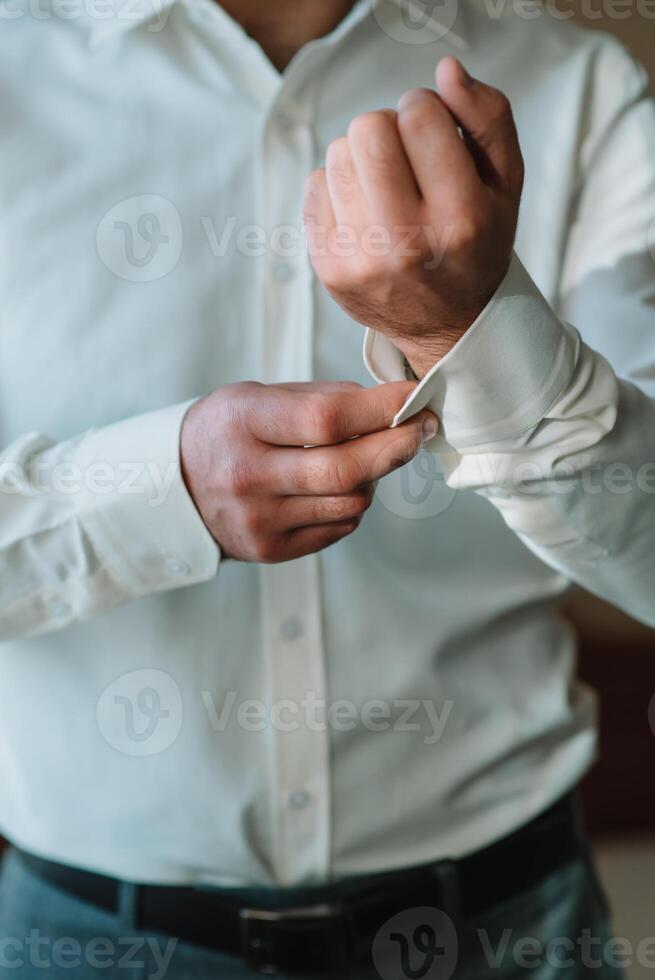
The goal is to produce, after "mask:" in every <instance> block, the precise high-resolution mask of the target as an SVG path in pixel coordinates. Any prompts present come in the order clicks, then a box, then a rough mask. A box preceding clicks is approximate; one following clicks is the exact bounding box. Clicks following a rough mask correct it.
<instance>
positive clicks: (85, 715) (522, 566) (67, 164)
mask: <svg viewBox="0 0 655 980" xmlns="http://www.w3.org/2000/svg"><path fill="white" fill-rule="evenodd" d="M152 4H154V5H152ZM501 7H502V9H503V10H505V11H506V13H505V14H503V15H502V16H501V14H500V9H499V8H498V5H496V10H497V15H495V14H493V12H492V10H487V11H486V12H483V10H484V8H483V5H478V4H475V5H474V4H472V3H471V4H469V3H468V2H463V3H459V4H457V3H450V2H449V3H445V4H438V5H431V9H432V8H434V10H433V13H432V14H431V16H429V17H426V16H424V17H423V18H421V11H420V10H418V9H416V5H413V6H407V4H406V2H405V0H403V2H402V4H401V3H400V0H399V2H398V4H396V3H393V2H390V0H382V2H380V3H375V4H371V3H370V2H360V3H358V4H357V5H356V6H355V8H354V9H353V10H352V11H351V13H350V15H349V16H348V17H347V19H346V20H345V21H344V22H343V23H341V24H340V25H339V27H338V28H337V29H336V30H335V31H334V32H333V33H332V34H331V35H329V36H328V37H326V38H323V39H321V40H319V41H316V42H313V43H311V44H309V45H307V46H306V47H305V48H304V49H303V50H302V51H301V52H300V53H299V54H298V55H297V57H296V58H294V60H293V61H292V63H291V64H290V65H289V67H288V69H287V70H286V71H285V72H284V73H283V74H282V75H280V74H278V72H276V71H275V70H274V68H273V67H272V66H271V64H270V63H269V62H268V60H267V59H266V57H265V56H264V54H263V52H262V51H261V49H260V48H259V47H258V46H257V45H256V44H255V43H254V42H253V41H252V40H250V39H249V38H248V37H247V36H246V35H245V34H244V32H243V31H242V30H241V29H240V28H239V27H238V26H237V25H236V24H235V23H234V22H233V21H232V20H231V19H230V18H229V17H228V16H227V15H226V14H225V12H224V11H222V10H221V8H220V7H219V6H218V5H217V4H216V3H214V2H212V0H161V2H160V0H136V2H134V0H130V2H129V3H128V2H127V0H110V2H109V3H107V2H103V3H100V2H99V0H68V2H67V3H66V4H62V3H60V2H56V0H40V3H38V4H37V3H36V2H35V0H2V2H1V3H0V19H2V20H3V24H2V30H1V32H0V91H1V92H2V100H1V102H0V126H1V131H2V140H1V142H0V299H1V301H0V430H1V442H2V445H3V446H4V447H6V448H5V449H4V452H3V454H2V457H1V460H2V467H1V469H0V480H1V481H2V492H1V493H0V636H1V637H2V641H3V642H2V644H0V666H1V673H2V684H1V685H0V781H1V783H2V787H3V792H2V797H1V798H0V829H1V830H2V832H3V833H4V834H5V835H7V836H8V837H9V838H10V839H12V840H13V841H15V842H16V843H18V844H19V845H22V846H23V847H25V848H28V849H30V850H32V851H34V852H36V853H38V854H42V855H45V856H48V857H51V858H54V859H56V860H59V861H64V862H69V863H71V864H75V865H81V866H84V867H88V868H93V869H96V870H99V871H102V872H105V873H110V874H114V875H118V876H122V877H125V878H128V879H133V880H139V881H154V882H177V883H194V882H203V883H222V884H245V883H263V884H277V885H287V884H296V883H301V882H321V881H324V880H327V879H332V878H336V877H341V876H344V875H349V874H354V873H361V872H368V871H373V870H380V869H387V868H393V867H400V866H406V865H412V864H419V863H422V862H428V861H430V860H433V859H437V858H439V857H444V856H457V855H461V854H463V853H466V852H470V851H473V850H475V849H478V848H481V847H483V846H485V845H487V844H488V843H490V842H491V841H493V840H494V839H496V838H498V837H500V836H501V835H503V834H505V833H507V832H509V831H511V830H512V829H514V828H515V827H517V826H519V825H520V824H521V823H523V822H524V821H526V820H528V819H529V818H530V817H532V816H533V815H535V814H536V813H538V812H539V811H540V810H542V809H543V808H544V807H546V806H547V805H548V804H549V803H550V802H551V801H553V800H555V799H556V798H557V797H558V796H559V795H560V794H562V793H563V792H564V791H566V790H567V789H568V788H569V787H571V786H572V785H573V784H575V783H576V782H577V781H578V780H579V778H580V776H581V775H582V774H583V773H584V772H585V770H586V769H587V768H588V766H589V764H590V763H591V761H592V759H593V756H594V751H595V741H596V736H595V706H594V698H593V696H592V695H591V693H590V692H589V691H587V690H586V689H585V688H584V687H583V686H581V685H580V684H579V683H577V682H576V681H575V680H574V668H575V639H574V636H573V635H572V631H571V629H570V628H569V626H568V625H567V623H566V622H565V620H564V619H563V618H562V617H561V615H560V614H559V612H558V607H559V604H560V602H561V598H562V596H563V594H564V593H565V592H566V590H567V588H568V586H569V584H570V582H571V581H572V580H573V581H576V582H579V583H582V584H583V585H584V586H586V587H587V588H589V589H591V590H592V591H594V592H596V593H598V594H599V595H602V596H604V597H606V598H607V599H609V600H611V601H612V602H614V603H616V604H617V605H619V606H621V607H622V608H623V609H625V610H626V611H627V612H628V613H631V614H633V615H634V616H637V617H639V618H641V619H643V620H644V621H646V622H650V623H653V624H655V462H654V461H655V410H654V406H653V402H652V400H651V399H652V397H653V393H654V380H655V259H654V256H655V225H654V224H653V222H654V221H655V114H654V112H653V105H652V103H651V102H650V101H649V100H648V98H647V96H646V94H645V91H646V85H647V83H646V79H645V77H644V74H643V72H642V71H641V69H639V68H638V67H636V66H635V65H634V63H633V62H632V60H631V59H630V58H629V57H628V55H627V54H626V53H625V52H624V51H623V49H622V48H621V47H620V46H619V45H618V44H617V43H616V42H614V41H613V40H611V39H610V38H608V37H605V36H603V35H599V34H592V33H586V32H581V31H580V30H578V29H576V28H572V27H571V26H570V25H569V24H568V23H565V22H564V20H563V19H555V18H553V17H550V16H548V17H547V16H546V15H545V14H542V15H541V16H537V17H535V16H534V11H533V12H532V13H533V16H531V17H530V18H528V19H526V18H524V17H521V16H519V15H518V14H517V13H512V12H511V9H510V8H511V5H505V6H502V5H501ZM448 53H455V54H457V55H459V56H460V57H462V59H463V61H464V63H465V65H466V66H467V68H468V69H469V70H470V71H471V72H472V73H473V74H475V75H477V76H478V77H480V78H482V79H485V80H487V81H489V82H490V83H492V84H494V85H496V86H498V87H500V88H501V89H503V90H505V91H506V92H507V94H508V95H509V96H510V98H511V99H512V102H513V105H514V109H515V113H516V117H517V122H518V127H519V131H520V135H521V141H522V146H523V151H524V155H525V158H526V166H527V175H528V176H527V185H526V190H525V197H524V202H523V207H522V214H521V221H520V228H519V235H518V240H517V247H516V253H517V258H515V259H514V261H513V263H512V267H511V269H510V272H509V274H508V276H507V278H506V280H505V282H504V283H503V285H502V286H501V288H500V290H499V292H498V294H497V296H496V297H495V298H494V299H493V301H492V302H491V303H490V305H489V307H488V308H487V310H486V311H485V312H484V313H483V314H482V316H481V317H480V319H479V321H478V322H477V323H476V324H475V325H474V326H473V328H472V329H471V330H470V332H469V333H468V334H467V335H466V336H465V337H464V338H463V340H462V341H460V343H459V344H458V345H457V346H456V347H455V348H454V349H453V350H452V352H451V353H450V354H449V355H448V356H447V357H446V358H444V359H443V361H442V362H441V363H440V364H439V365H438V366H437V367H436V369H435V370H434V371H433V372H431V373H430V375H428V377H427V378H426V379H425V380H424V381H423V382H422V384H421V385H420V386H419V388H418V389H417V391H416V392H415V394H414V395H413V396H412V398H411V399H410V403H408V406H406V409H405V410H404V414H411V413H412V412H413V411H415V410H416V409H417V408H418V407H420V406H422V405H424V404H427V403H429V404H430V405H432V407H433V408H434V409H435V411H437V413H438V414H439V416H440V417H441V420H442V433H441V435H440V437H439V440H438V441H437V442H436V443H435V445H434V447H433V449H432V451H430V452H427V451H426V452H423V453H421V454H420V455H419V457H418V458H417V460H416V461H415V462H414V463H413V464H411V465H410V466H409V467H407V468H406V469H405V470H403V471H402V472H400V473H396V474H394V475H392V476H391V477H389V478H387V479H386V480H383V481H381V483H380V486H379V490H378V496H377V499H376V502H375V504H374V505H373V507H372V509H371V511H370V512H369V513H368V515H367V517H366V519H365V520H364V522H363V524H362V526H361V528H360V529H359V530H358V531H357V532H356V533H355V534H354V535H353V536H352V537H350V538H348V539H347V540H344V541H342V542H341V543H339V544H338V545H336V546H334V547H332V548H330V549H328V550H326V551H325V552H322V553H321V554H318V555H313V556H310V557H307V558H303V559H302V560H299V561H293V562H290V563H287V564H282V565H274V566H257V565H254V564H250V565H248V564H240V563H237V562H221V556H220V554H219V549H218V548H217V546H216V544H215V543H214V541H213V540H212V538H211V536H210V535H209V533H208V532H207V530H206V529H205V527H204V525H203V523H202V521H201V519H200V517H199V515H198V513H197V512H196V510H195V507H194V505H193V502H192V501H191V499H190V498H189V496H188V494H187V491H186V489H185V486H184V483H183V481H182V478H181V475H180V466H179V431H180V425H181V422H182V419H183V417H184V414H185V411H186V410H187V407H188V404H189V403H190V401H192V400H193V399H194V398H196V397H198V396H200V395H202V394H204V393H207V392H209V391H211V390H213V389H214V388H216V387H218V386H220V385H224V384H227V383H229V382H233V381H238V380H243V379H256V380H260V381H264V382H275V381H292V380H306V379H352V380H356V381H360V382H362V383H369V384H370V383H371V378H370V375H369V374H368V373H367V371H366V368H365V366H364V362H363V360H362V357H361V344H362V330H361V328H360V327H359V326H358V325H357V324H355V323H353V322H352V321H350V320H349V318H348V317H347V316H346V315H345V314H344V313H343V312H341V310H340V309H339V308H338V307H337V305H336V304H335V303H334V302H333V301H332V300H331V299H330V298H329V297H328V296H327V295H326V293H325V292H324V291H323V290H322V289H321V288H320V287H319V286H318V285H317V283H316V281H315V279H314V277H313V275H312V272H311V269H310V265H309V262H308V259H307V256H306V251H305V249H304V246H303V242H302V236H301V234H300V211H301V198H302V187H303V180H304V177H305V176H306V175H307V174H308V173H309V172H310V171H311V170H312V169H314V168H315V167H317V166H321V165H322V162H323V160H324V155H325V151H326V147H327V146H328V143H329V142H330V141H331V140H332V139H333V138H335V137H337V136H340V135H342V134H343V133H344V132H345V130H346V127H347V124H348V122H349V120H350V119H351V118H352V117H353V116H354V115H356V114H357V113H360V112H363V111H366V110H369V109H372V108H378V107H383V106H393V105H395V103H396V101H397V99H398V97H399V96H400V95H401V94H402V93H403V91H405V90H406V89H408V88H410V87H413V86H416V85H431V84H433V72H434V68H435V64H436V63H437V61H438V60H439V58H441V57H442V56H444V55H446V54H448ZM435 166H438V161H436V162H435ZM519 256H520V259H519V258H518V257H519ZM560 317H561V318H562V319H560ZM569 323H570V324H573V325H574V326H568V325H567V324H569ZM366 361H367V364H368V366H369V368H370V370H371V372H372V373H373V375H374V376H375V377H376V378H378V379H393V378H399V377H402V376H403V371H404V368H403V364H402V363H400V361H399V359H398V357H397V356H396V353H395V351H394V349H393V348H391V347H390V345H389V344H388V343H387V341H385V340H384V338H383V337H381V336H374V335H370V336H369V337H368V338H367V341H366ZM434 450H436V452H435V451H434ZM444 475H445V478H446V479H444ZM619 669H622V668H621V665H620V664H619V663H617V670H619Z"/></svg>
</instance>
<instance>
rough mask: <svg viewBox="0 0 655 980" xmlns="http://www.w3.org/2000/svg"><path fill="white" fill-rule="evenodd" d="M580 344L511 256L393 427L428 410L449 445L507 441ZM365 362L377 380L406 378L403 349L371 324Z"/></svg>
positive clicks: (531, 415) (541, 405)
mask: <svg viewBox="0 0 655 980" xmlns="http://www.w3.org/2000/svg"><path fill="white" fill-rule="evenodd" d="M578 347H579V338H578V335H577V333H576V331H575V330H573V329H572V328H569V327H566V326H565V325H564V324H562V322H561V321H560V320H559V319H558V317H557V316H556V315H555V313H554V312H553V310H552V309H551V308H550V306H549V305H548V303H547V302H546V300H545V299H544V297H543V296H542V294H541V293H540V292H539V289H538V288H537V286H536V285H535V284H534V282H533V281H532V279H531V278H530V276H529V275H528V273H527V272H526V270H525V269H524V267H523V265H522V264H521V262H520V261H519V259H518V258H517V256H516V255H514V256H513V258H512V261H511V264H510V267H509V270H508V272H507V275H506V276H505V279H504V280H503V282H502V283H501V285H500V287H499V288H498V290H497V292H496V293H495V295H494V297H493V298H492V300H491V302H490V303H489V304H488V306H487V307H486V308H485V309H484V310H483V311H482V313H481V314H480V316H479V317H478V319H477V320H476V321H475V323H474V324H473V325H472V326H471V327H470V328H469V329H468V330H467V332H466V333H465V334H464V336H463V337H462V338H461V340H459V341H458V342H457V344H455V346H454V347H453V348H452V350H450V351H449V352H448V354H446V356H445V357H443V358H442V359H441V360H440V361H439V362H438V363H437V364H436V365H435V366H434V367H433V368H432V370H431V371H429V373H428V374H426V375H425V377H424V378H423V380H422V381H421V382H420V384H419V385H418V386H417V387H416V388H415V389H414V391H413V392H412V394H411V395H410V397H409V398H408V399H407V401H406V402H405V404H404V405H403V407H402V409H401V410H400V412H399V413H398V414H397V415H396V417H395V419H394V421H393V425H394V426H395V425H399V424H400V423H401V422H404V421H405V420H406V419H408V418H410V417H411V416H412V415H415V414H416V413H417V412H419V411H421V409H424V408H430V409H431V410H432V411H433V412H434V413H435V414H436V415H437V416H438V417H439V419H440V425H441V436H442V437H443V439H444V440H445V441H446V442H447V443H448V444H449V445H451V446H452V447H453V448H456V449H463V448H466V447H468V446H481V445H485V444H488V443H491V442H497V441H502V440H505V439H512V438H513V437H515V436H517V435H518V434H519V433H521V432H523V431H525V430H527V429H530V428H532V427H533V426H535V425H536V424H537V423H538V422H539V421H540V420H541V419H542V418H543V417H544V415H545V414H546V412H547V411H548V409H549V408H550V406H551V405H552V404H553V402H554V401H555V400H556V399H557V397H558V395H559V394H560V393H561V391H562V390H563V389H564V388H565V387H566V385H567V384H568V382H569V380H570V378H571V376H572V374H573V372H574V370H575V364H576V359H577V352H578ZM364 361H365V364H366V366H367V368H368V370H369V372H370V373H371V374H372V375H373V377H374V378H375V380H376V381H378V382H386V381H401V380H404V379H405V377H406V368H405V360H404V357H403V355H402V354H401V353H400V351H398V350H397V349H396V348H395V347H394V346H393V344H392V343H391V341H390V340H388V339H387V338H386V337H385V336H384V335H383V334H380V333H377V332H375V331H372V330H368V331H367V334H366V337H365V340H364Z"/></svg>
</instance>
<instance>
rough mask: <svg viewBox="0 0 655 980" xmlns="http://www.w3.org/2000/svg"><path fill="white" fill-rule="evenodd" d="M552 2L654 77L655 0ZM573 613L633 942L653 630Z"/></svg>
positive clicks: (590, 612) (617, 889)
mask: <svg viewBox="0 0 655 980" xmlns="http://www.w3.org/2000/svg"><path fill="white" fill-rule="evenodd" d="M558 9H562V10H563V9H571V10H574V11H575V15H576V17H575V19H576V20H577V21H578V22H579V23H581V24H584V25H586V26H587V27H590V28H592V29H594V30H596V29H600V30H605V31H609V32H611V33H612V34H614V35H615V36H616V37H618V38H619V39H620V40H621V41H622V42H623V43H624V44H625V45H626V46H627V47H628V48H629V49H630V50H631V51H632V52H633V54H634V55H635V56H636V57H637V58H638V59H639V60H640V61H641V62H642V64H643V65H644V66H645V67H646V68H647V69H648V71H649V72H650V76H651V79H655V4H650V6H649V5H648V4H644V5H643V6H642V5H640V4H639V3H638V2H637V0H635V2H634V3H631V2H630V0H627V2H626V0H559V2H558ZM646 9H648V11H649V16H648V17H645V16H644V14H643V12H644V10H646ZM596 18H597V19H596ZM654 164H655V161H654ZM653 274H654V275H655V269H654V271H653ZM654 341H655V338H654ZM569 614H570V616H571V618H572V619H573V620H574V622H575V623H576V626H577V627H578V630H579V633H580V637H581V648H582V649H581V662H580V670H581V673H582V676H583V677H584V678H585V680H587V681H588V682H589V683H590V684H591V685H592V686H593V687H595V688H596V689H597V690H598V691H599V693H600V695H601V757H600V760H599V762H598V764H597V766H596V767H595V769H594V770H593V771H592V773H591V775H590V776H589V777H588V779H587V780H586V783H585V786H584V797H585V803H586V812H587V821H588V824H589V826H590V829H591V830H592V833H593V835H594V842H595V849H596V853H597V857H598V860H599V863H600V868H601V874H602V877H603V879H604V882H605V886H606V888H607V890H608V892H609V896H610V901H611V904H612V907H613V912H614V926H615V932H616V934H617V935H618V936H621V937H625V938H627V939H629V940H630V942H631V943H632V945H633V947H635V946H636V944H637V943H638V942H640V941H641V940H642V939H644V938H646V937H650V936H654V935H655V631H652V630H648V629H646V628H645V627H643V626H640V625H638V624H636V623H634V622H632V621H631V620H629V619H628V618H627V617H625V616H622V615H621V614H620V613H618V612H616V611H615V610H613V609H611V608H609V607H608V606H605V605H603V604H602V603H600V602H598V601H597V600H595V599H592V598H591V597H590V596H587V595H585V594H583V593H581V592H577V593H575V594H574V596H573V598H572V601H571V603H570V607H569ZM653 976H655V970H653V968H652V967H651V968H648V967H647V966H644V965H643V964H640V963H638V962H636V960H635V962H634V963H633V966H632V967H631V968H630V969H629V971H628V980H646V978H647V977H648V978H651V980H652V978H653Z"/></svg>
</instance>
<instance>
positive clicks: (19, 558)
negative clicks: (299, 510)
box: [0, 405, 218, 639]
mask: <svg viewBox="0 0 655 980" xmlns="http://www.w3.org/2000/svg"><path fill="white" fill-rule="evenodd" d="M186 408H187V406H185V405H180V406H175V407H173V408H170V409H165V410H163V411H160V412H154V413H151V414H149V415H145V416H141V417H139V418H133V419H129V420H126V421H124V422H120V423H117V424H116V425H112V426H108V427H106V428H102V429H98V430H94V431H91V432H88V433H86V434H84V435H82V436H80V437H78V438H75V439H71V440H69V441H67V442H64V443H57V444H55V443H53V442H52V441H51V440H48V439H46V438H45V437H43V436H40V435H38V434H29V435H26V436H23V437H21V438H19V439H18V440H16V441H15V442H14V443H12V445H10V446H9V447H8V448H7V449H6V450H5V451H4V452H3V454H2V456H1V457H0V459H1V463H0V638H2V639H8V638H10V637H13V636H21V635H30V634H33V633H38V632H44V631H48V630H52V629H58V628H61V627H63V626H66V625H69V624H70V623H72V622H75V621H78V620H81V619H86V618H88V617H90V616H93V615H96V614H98V613H101V612H103V611H105V610H107V609H110V608H112V607H113V606H115V605H117V604H119V603H121V602H125V601H128V600H131V599H136V598H139V597H141V596H144V595H147V594H149V593H153V592H159V591H164V590H167V589H172V588H178V587H180V586H183V585H189V584H192V583H194V582H198V581H202V580H205V579H208V578H210V577H211V576H212V575H213V574H215V572H216V567H217V562H218V549H217V547H216V546H215V544H214V542H213V541H212V539H211V536H210V535H209V533H208V532H207V530H206V529H205V527H204V525H203V524H202V521H201V519H200V517H199V515H198V514H197V512H196V510H195V507H194V505H193V503H192V501H191V499H190V497H189V495H188V493H187V491H186V488H185V487H184V484H183V481H182V478H181V474H180V464H179V430H180V425H181V422H182V419H183V417H184V414H185V412H186Z"/></svg>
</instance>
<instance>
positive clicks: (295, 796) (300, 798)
mask: <svg viewBox="0 0 655 980" xmlns="http://www.w3.org/2000/svg"><path fill="white" fill-rule="evenodd" d="M311 799H312V798H311V796H310V795H309V793H308V792H307V791H306V790H304V789H299V790H296V792H295V793H290V794H289V806H290V807H291V808H292V809H293V810H304V809H305V807H307V806H309V804H310V803H311Z"/></svg>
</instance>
